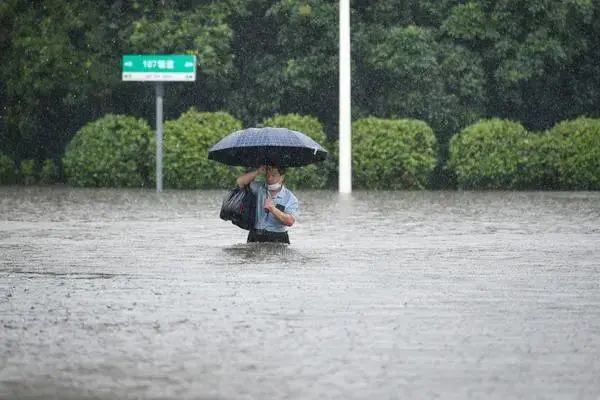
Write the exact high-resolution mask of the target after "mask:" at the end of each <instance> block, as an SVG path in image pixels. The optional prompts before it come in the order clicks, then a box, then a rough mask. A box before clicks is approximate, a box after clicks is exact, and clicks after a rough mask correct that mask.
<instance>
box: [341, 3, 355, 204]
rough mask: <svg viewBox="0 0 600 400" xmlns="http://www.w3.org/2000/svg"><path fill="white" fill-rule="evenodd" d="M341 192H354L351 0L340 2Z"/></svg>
mask: <svg viewBox="0 0 600 400" xmlns="http://www.w3.org/2000/svg"><path fill="white" fill-rule="evenodd" d="M339 68H340V82H339V84H340V94H339V95H340V99H339V102H340V105H339V107H340V120H339V125H340V126H339V130H340V133H339V135H340V136H339V145H340V154H339V157H340V160H339V191H340V193H351V192H352V139H351V138H352V135H351V130H352V114H351V111H350V109H351V108H350V107H351V103H350V94H351V81H350V79H351V70H350V68H351V67H350V0H340V67H339Z"/></svg>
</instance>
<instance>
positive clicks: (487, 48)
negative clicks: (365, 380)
mask: <svg viewBox="0 0 600 400" xmlns="http://www.w3.org/2000/svg"><path fill="white" fill-rule="evenodd" d="M351 6H352V18H351V21H352V70H353V78H352V79H353V89H352V105H353V118H354V120H358V119H361V118H366V117H377V118H400V119H402V118H408V119H419V120H422V121H424V122H426V123H427V124H428V125H429V126H431V128H432V129H433V131H434V132H435V134H436V137H437V141H438V143H439V145H440V150H441V155H442V157H441V158H442V160H440V161H444V160H445V158H446V154H447V148H448V143H449V140H450V138H451V137H452V136H453V135H454V134H456V133H458V132H460V131H461V130H462V129H464V128H465V127H467V126H469V125H470V124H472V123H474V122H476V121H477V120H479V119H480V118H494V117H497V118H504V119H509V120H513V121H518V122H519V123H521V124H522V125H523V126H524V127H525V128H527V129H528V130H536V131H538V130H539V131H541V130H544V129H549V128H551V127H552V126H554V125H555V124H556V123H558V122H560V121H562V120H567V119H574V118H576V117H579V116H587V117H597V116H599V114H600V50H599V49H600V45H599V43H598V41H600V2H597V1H591V0H531V1H522V0H494V1H487V0H485V1H484V0H418V1H417V0H394V1H390V0H354V1H352V2H351ZM130 53H187V54H195V55H197V56H198V76H197V80H196V82H194V83H173V84H169V85H167V87H166V97H165V118H167V119H177V118H178V117H179V116H180V115H181V114H182V113H184V112H185V111H186V110H189V108H190V107H192V106H193V107H196V108H197V109H198V110H200V111H205V112H214V111H224V112H227V113H229V114H230V115H232V116H233V117H235V118H237V119H238V120H240V121H242V124H243V126H249V125H255V124H257V123H260V122H261V121H263V120H264V119H265V118H270V117H272V116H273V115H276V114H293V113H297V114H300V115H311V116H313V117H314V118H316V119H317V120H318V121H320V122H321V123H322V124H323V129H324V132H325V134H326V136H328V138H329V139H332V140H335V138H336V137H337V123H338V113H337V110H338V72H337V71H338V70H337V68H338V63H337V62H338V1H337V0H305V1H303V2H298V1H291V0H276V1H272V0H223V1H213V0H185V1H175V0H151V1H141V0H132V1H123V0H108V1H91V0H72V1H65V0H41V1H38V2H31V1H26V0H5V1H3V2H0V58H1V60H2V66H3V67H2V68H1V69H0V152H2V153H3V154H6V155H7V156H9V157H10V158H11V159H12V160H13V161H14V163H15V165H21V161H22V160H27V159H34V160H36V162H37V163H38V164H40V163H41V162H42V161H43V160H46V159H52V160H54V161H55V162H58V161H59V160H60V159H61V158H62V155H63V154H64V152H65V149H66V146H67V144H68V143H69V141H70V140H71V139H72V138H73V137H74V135H75V134H76V132H77V131H78V130H79V129H81V128H82V126H84V125H85V124H87V123H89V122H91V121H93V120H96V119H98V118H100V117H102V116H104V115H107V114H111V113H112V114H124V115H131V116H134V117H141V118H144V119H146V120H147V121H153V117H154V88H153V87H152V85H150V84H145V83H134V82H122V81H121V66H120V65H121V56H122V55H123V54H130ZM440 164H441V162H440Z"/></svg>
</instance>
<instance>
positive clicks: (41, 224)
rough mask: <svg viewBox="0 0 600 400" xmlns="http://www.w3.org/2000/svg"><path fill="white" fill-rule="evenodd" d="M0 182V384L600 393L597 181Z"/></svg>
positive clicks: (38, 388)
mask: <svg viewBox="0 0 600 400" xmlns="http://www.w3.org/2000/svg"><path fill="white" fill-rule="evenodd" d="M223 194H224V191H205V192H202V191H166V192H164V193H162V194H160V195H159V194H156V193H155V192H154V191H153V190H109V189H96V190H88V189H76V190H74V189H69V188H67V187H53V188H35V187H33V188H19V187H0V338H1V339H2V340H0V365H1V366H2V368H0V398H3V399H4V398H8V399H11V398H19V399H23V398H25V399H33V398H39V399H42V398H44V399H45V398H61V399H70V398H72V399H80V398H83V399H86V398H90V399H91V398H95V399H98V398H99V399H113V398H161V399H204V398H206V399H209V398H215V399H217V398H218V399H239V398H257V399H258V398H260V399H269V398H290V399H292V398H295V399H306V398H311V399H312V398H332V399H333V398H336V399H338V398H339V399H371V398H378V399H382V398H385V399H387V398H399V397H402V398H404V397H407V398H432V397H441V398H456V399H464V398H486V399H492V398H495V399H505V398H565V399H572V398H580V399H588V398H589V399H597V398H598V395H599V393H600V381H598V370H599V367H600V366H599V364H598V362H599V361H598V360H600V345H599V343H600V337H599V336H600V283H599V282H600V279H599V278H600V276H599V275H600V267H599V264H598V261H597V260H598V259H600V250H599V247H598V243H600V237H599V236H600V231H599V226H600V194H598V193H587V192H578V193H566V192H561V193H546V192H531V193H529V192H481V193H478V192H355V193H352V194H351V195H340V194H338V193H335V192H327V191H321V192H320V191H315V192H310V191H305V192H302V191H299V192H297V193H296V194H297V195H298V197H299V199H300V201H301V214H300V216H299V218H298V222H297V224H295V225H294V227H292V229H291V230H290V237H291V241H292V244H291V245H290V246H287V245H281V244H269V243H250V244H248V243H245V242H246V236H247V231H244V230H242V229H239V228H237V227H236V226H234V225H232V224H231V223H229V222H226V221H221V220H220V219H219V218H218V213H219V207H220V204H221V200H222V197H223Z"/></svg>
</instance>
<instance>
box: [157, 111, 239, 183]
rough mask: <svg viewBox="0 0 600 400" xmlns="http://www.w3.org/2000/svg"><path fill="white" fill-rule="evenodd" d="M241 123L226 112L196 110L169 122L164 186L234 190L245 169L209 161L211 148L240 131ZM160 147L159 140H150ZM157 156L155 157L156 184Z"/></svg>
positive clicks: (166, 125)
mask: <svg viewBox="0 0 600 400" xmlns="http://www.w3.org/2000/svg"><path fill="white" fill-rule="evenodd" d="M241 128H242V123H241V121H239V120H237V119H236V118H234V117H232V116H231V115H230V114H228V113H225V112H214V113H210V112H199V111H197V110H196V109H195V108H191V109H189V110H188V111H187V112H185V113H183V114H181V116H180V117H179V118H178V119H176V120H171V121H166V122H165V126H164V139H163V154H164V156H163V161H164V162H163V179H164V186H165V187H170V188H174V189H211V188H231V187H233V186H235V180H236V178H237V177H238V176H239V175H241V174H242V173H243V172H244V170H243V169H242V167H230V166H227V165H224V164H221V163H219V162H216V161H213V160H209V159H208V149H210V148H211V147H212V146H213V145H214V144H215V143H217V142H218V141H219V140H220V139H222V138H223V137H224V136H227V135H228V134H230V133H232V132H234V131H236V130H240V129H241ZM150 143H151V146H152V148H155V147H156V139H155V138H153V139H151V141H150ZM155 160H156V155H155V153H154V152H153V153H152V156H151V165H150V170H151V179H152V181H153V182H154V180H155V179H156V178H155V171H156V162H155Z"/></svg>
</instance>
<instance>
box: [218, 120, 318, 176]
mask: <svg viewBox="0 0 600 400" xmlns="http://www.w3.org/2000/svg"><path fill="white" fill-rule="evenodd" d="M326 157H327V150H325V149H324V148H323V147H322V146H321V145H320V144H319V143H317V142H315V141H314V140H312V139H311V138H309V137H308V136H306V135H305V134H303V133H301V132H297V131H293V130H291V129H287V128H270V127H266V128H248V129H242V130H240V131H236V132H233V133H231V134H229V135H227V136H225V137H224V138H223V139H221V140H220V141H219V142H217V144H215V145H214V146H213V147H211V148H210V150H208V159H209V160H215V161H218V162H221V163H223V164H226V165H238V166H243V167H259V166H261V165H268V164H275V165H278V166H280V167H284V168H287V167H302V166H304V165H308V164H311V163H314V162H319V161H324V160H325V158H326Z"/></svg>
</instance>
